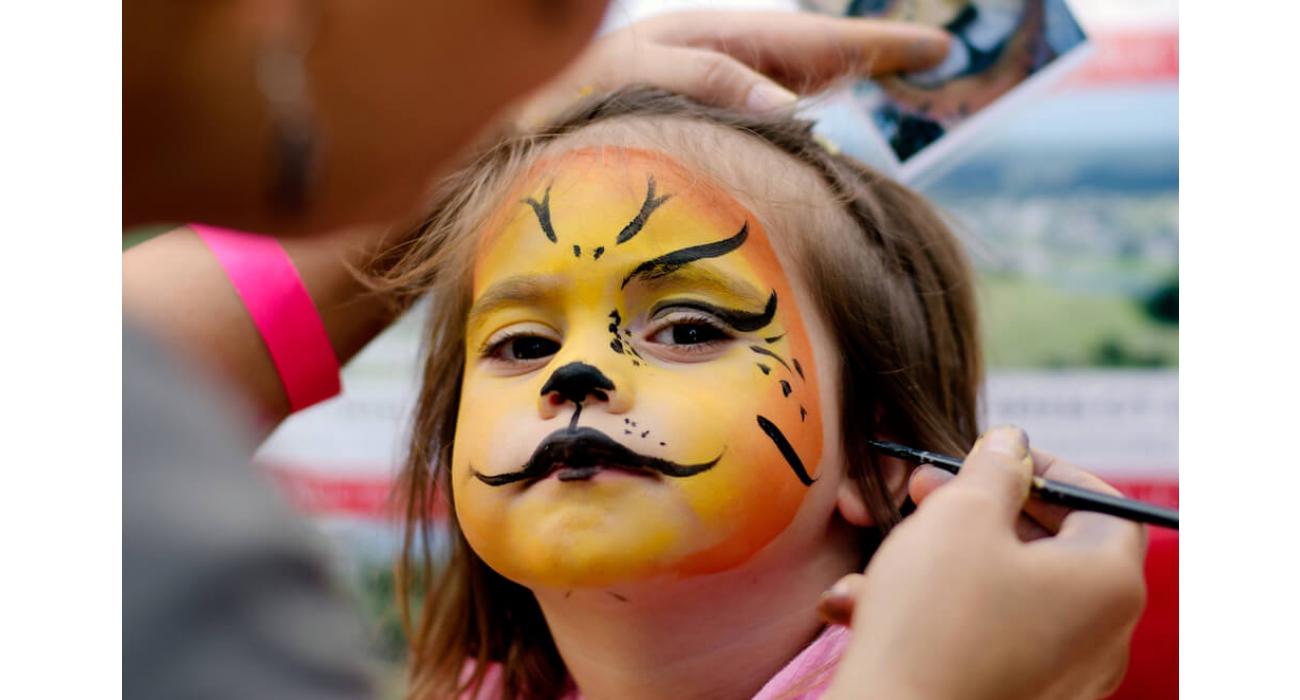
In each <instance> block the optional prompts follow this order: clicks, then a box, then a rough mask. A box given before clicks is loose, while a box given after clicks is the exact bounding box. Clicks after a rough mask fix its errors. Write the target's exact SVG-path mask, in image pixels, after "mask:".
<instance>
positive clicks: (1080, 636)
mask: <svg viewBox="0 0 1300 700" xmlns="http://www.w3.org/2000/svg"><path fill="white" fill-rule="evenodd" d="M937 471H938V470H936V469H934V468H933V467H927V468H922V469H920V470H918V471H917V472H916V473H915V474H914V475H913V478H912V481H911V484H910V490H911V493H912V497H913V500H915V501H917V502H918V508H917V512H916V513H915V514H913V515H912V516H911V517H909V518H907V519H906V520H905V521H904V522H903V523H902V524H900V525H899V526H898V527H897V528H896V529H895V530H894V531H893V532H892V533H891V534H890V535H889V537H887V538H886V539H885V541H884V543H883V544H882V545H881V547H880V549H879V551H877V553H876V555H875V556H874V557H873V558H872V560H871V563H870V565H868V567H867V570H866V573H865V574H861V575H859V574H855V575H852V576H849V577H846V578H845V579H842V580H841V582H840V583H839V584H837V586H836V588H835V589H834V590H835V591H836V594H833V595H832V596H830V600H828V601H827V602H830V603H831V607H836V606H838V607H840V608H841V609H843V607H844V606H845V605H848V606H850V607H851V608H852V613H851V614H852V620H853V626H854V628H855V630H856V632H855V634H854V635H853V638H852V640H851V641H850V643H849V647H848V649H847V651H846V653H845V655H844V657H843V659H842V661H841V662H840V666H839V669H838V671H837V673H836V678H835V682H834V684H833V685H832V689H831V691H830V694H828V695H827V697H828V698H849V697H888V698H962V699H965V698H997V699H998V700H1008V699H1014V698H1043V697H1050V698H1095V697H1100V696H1103V695H1105V694H1107V693H1108V692H1110V691H1112V690H1114V689H1115V687H1117V686H1118V684H1119V682H1120V680H1122V678H1123V674H1124V670H1125V668H1126V665H1127V662H1128V647H1129V641H1130V638H1131V636H1132V632H1133V628H1134V626H1135V625H1136V624H1137V621H1138V617H1139V616H1140V615H1141V612H1142V608H1143V605H1144V602H1145V584H1144V581H1143V577H1142V562H1143V556H1144V554H1145V551H1146V536H1145V531H1144V530H1143V528H1142V527H1141V526H1139V525H1136V524H1133V523H1130V522H1127V521H1125V520H1121V519H1119V518H1114V517H1111V516H1107V515H1101V514H1098V513H1088V512H1082V511H1069V510H1068V509H1065V508H1062V507H1059V506H1053V505H1050V504H1043V503H1038V502H1035V501H1028V502H1026V497H1027V496H1028V493H1029V482H1030V478H1031V476H1032V475H1033V474H1039V475H1041V476H1044V477H1047V478H1051V479H1056V480H1059V481H1063V482H1066V483H1071V484H1075V485H1078V486H1083V487H1085V488H1091V489H1096V490H1099V491H1104V492H1108V493H1115V491H1114V489H1112V488H1111V487H1109V486H1108V485H1106V484H1105V483H1104V482H1102V481H1101V480H1100V479H1097V478H1096V477H1095V476H1092V475H1091V474H1088V473H1086V472H1083V471H1081V470H1079V469H1078V468H1076V467H1073V466H1071V465H1069V464H1066V463H1064V462H1060V461H1058V460H1056V459H1054V458H1053V457H1051V456H1050V455H1047V454H1044V453H1039V452H1035V453H1032V455H1031V453H1030V452H1029V451H1028V441H1027V440H1026V438H1025V436H1024V433H1023V432H1022V431H1020V430H1019V429H1016V428H999V429H995V430H992V431H990V432H989V433H987V434H986V435H985V436H984V437H983V438H982V439H981V440H980V441H979V442H978V443H976V445H975V448H974V449H973V450H972V451H971V454H970V455H969V456H968V457H967V458H966V461H965V465H964V467H963V468H962V470H961V473H960V474H959V475H957V476H955V477H941V476H939V475H938V474H937V473H936V472H937ZM845 596H847V600H846V598H845ZM849 601H851V602H849Z"/></svg>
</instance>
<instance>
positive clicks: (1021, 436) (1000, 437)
mask: <svg viewBox="0 0 1300 700" xmlns="http://www.w3.org/2000/svg"><path fill="white" fill-rule="evenodd" d="M979 445H980V446H981V447H982V448H983V449H985V450H988V451H990V452H999V453H1001V454H1004V455H1006V456H1008V457H1010V458H1012V459H1014V460H1017V461H1022V460H1025V459H1027V458H1028V457H1029V436H1028V435H1026V434H1025V431H1023V430H1021V429H1020V428H1017V427H1015V426H1014V425H1003V426H999V427H997V428H994V429H992V430H990V431H988V432H987V433H985V434H984V437H982V438H980V441H979Z"/></svg>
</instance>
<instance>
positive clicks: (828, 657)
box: [461, 625, 849, 700]
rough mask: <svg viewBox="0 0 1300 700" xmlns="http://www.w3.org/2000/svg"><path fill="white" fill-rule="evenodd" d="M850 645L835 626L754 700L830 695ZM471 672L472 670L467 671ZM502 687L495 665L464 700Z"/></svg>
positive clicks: (574, 696)
mask: <svg viewBox="0 0 1300 700" xmlns="http://www.w3.org/2000/svg"><path fill="white" fill-rule="evenodd" d="M848 642H849V630H848V628H847V627H840V626H837V625H831V626H828V627H826V629H824V630H822V633H821V634H820V635H818V636H817V638H816V639H814V640H813V641H812V643H811V644H809V645H808V646H806V647H804V650H803V651H801V652H799V655H798V656H796V657H794V658H793V659H791V660H790V663H788V664H786V665H785V667H784V668H782V669H781V670H780V671H777V673H776V675H775V676H772V678H771V680H769V681H768V682H767V684H766V685H764V686H763V687H762V689H760V690H759V691H758V694H757V695H755V696H754V698H753V700H816V698H820V697H821V696H822V694H823V693H825V692H826V687H827V686H829V685H830V683H831V675H832V672H833V671H834V670H835V666H836V664H838V663H839V660H840V656H841V655H842V654H843V653H844V647H845V646H846V645H847V644H848ZM466 671H467V672H468V669H466ZM500 684H501V667H500V666H498V665H496V664H493V666H492V668H490V669H488V672H487V674H485V676H484V678H483V685H482V686H480V690H479V692H478V693H477V694H476V695H474V696H472V697H471V696H469V695H463V696H461V700H476V699H479V698H481V699H483V700H487V699H488V698H492V699H495V698H496V697H497V692H498V688H499V687H500ZM559 700H583V697H582V694H581V693H579V692H577V691H574V692H572V693H569V694H567V695H565V696H564V697H563V698H560V699H559Z"/></svg>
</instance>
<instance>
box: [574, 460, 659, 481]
mask: <svg viewBox="0 0 1300 700" xmlns="http://www.w3.org/2000/svg"><path fill="white" fill-rule="evenodd" d="M603 471H614V472H621V473H623V474H628V475H631V476H640V477H645V478H649V479H657V478H658V476H657V475H656V474H655V473H654V472H651V471H649V470H646V469H638V468H636V467H625V466H623V465H620V464H609V465H605V464H591V465H585V466H581V467H571V466H569V465H567V464H561V465H558V466H556V467H555V470H554V471H552V472H551V474H553V475H554V476H555V478H556V479H559V480H560V481H587V480H589V479H591V478H593V477H595V476H596V475H597V474H599V473H601V472H603Z"/></svg>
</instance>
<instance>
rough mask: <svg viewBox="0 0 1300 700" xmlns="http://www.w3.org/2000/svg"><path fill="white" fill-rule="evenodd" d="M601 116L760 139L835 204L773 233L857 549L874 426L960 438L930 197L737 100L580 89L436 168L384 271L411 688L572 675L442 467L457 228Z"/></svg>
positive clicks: (946, 248)
mask: <svg viewBox="0 0 1300 700" xmlns="http://www.w3.org/2000/svg"><path fill="white" fill-rule="evenodd" d="M618 118H645V119H651V120H656V119H668V120H674V119H675V120H685V121H689V122H691V123H702V124H706V125H714V128H718V127H721V128H723V129H726V130H732V131H734V132H739V133H741V134H745V135H748V138H751V139H753V140H754V143H755V144H757V145H758V146H759V147H763V146H762V144H766V147H767V148H769V149H770V148H774V149H776V151H777V152H779V154H783V156H786V157H788V158H789V159H792V160H793V161H795V162H796V163H799V164H801V165H802V166H803V167H804V168H807V169H810V170H811V171H812V172H813V173H815V175H816V178H817V179H818V180H820V181H821V182H822V183H824V185H825V187H826V188H827V189H828V190H829V191H830V193H831V194H832V195H833V196H834V198H835V200H836V201H837V202H838V204H839V207H840V210H839V211H836V212H834V216H835V217H836V220H837V221H841V222H843V225H841V226H838V227H832V228H836V229H837V230H838V231H839V233H838V234H837V233H836V232H834V231H817V232H816V234H815V235H814V234H808V235H801V236H793V237H792V238H793V239H797V240H791V241H790V244H791V245H793V246H795V247H796V249H797V250H798V254H797V255H796V256H794V257H796V258H797V260H796V265H797V266H798V267H799V268H800V270H801V272H802V275H801V276H802V278H803V280H804V281H805V285H806V286H807V288H808V292H809V294H810V298H811V299H812V300H813V302H814V303H815V305H816V308H817V311H818V312H820V314H821V317H822V319H823V321H824V322H825V324H826V327H827V328H828V329H829V332H830V333H831V334H832V336H833V340H834V345H835V347H836V348H838V351H839V353H840V356H839V357H838V358H834V359H835V360H837V361H838V365H839V368H840V371H839V384H840V385H839V388H838V394H839V396H840V415H841V423H842V424H841V434H842V436H843V453H844V458H845V463H846V465H847V466H846V468H847V473H848V474H849V475H850V476H851V478H852V479H854V480H855V481H856V483H857V486H858V488H859V489H860V491H861V493H862V496H863V498H864V499H865V500H866V502H867V504H868V507H869V509H870V512H871V514H872V516H873V517H874V519H875V522H876V523H878V524H879V526H878V528H877V529H876V530H874V531H871V532H864V535H863V538H862V557H863V564H865V561H866V559H867V558H868V557H869V556H870V554H871V553H872V552H873V551H874V549H875V547H876V546H877V545H878V544H879V538H880V537H882V536H883V535H884V534H885V533H886V532H887V531H888V530H889V528H890V527H892V526H893V525H894V524H896V523H897V522H898V521H899V519H900V518H901V517H902V513H901V512H900V509H899V507H898V506H897V504H896V500H895V498H894V497H892V496H891V489H890V488H889V485H887V484H886V483H885V480H884V477H883V474H882V471H881V468H880V465H879V463H878V462H877V457H876V455H875V454H874V453H873V452H872V450H871V449H870V447H869V445H868V444H867V440H868V439H871V438H873V437H878V436H889V437H890V438H891V439H895V440H898V441H901V442H906V443H910V444H915V445H924V446H925V447H926V448H927V449H933V450H940V451H948V452H955V453H962V452H965V451H966V449H967V448H968V447H969V446H970V444H971V443H972V442H973V441H974V439H975V437H976V434H977V402H978V389H979V385H980V382H981V375H982V360H981V355H980V349H979V344H978V340H977V337H976V332H977V331H976V319H975V307H974V299H973V291H972V282H971V273H970V270H969V267H968V265H967V262H966V260H965V257H964V254H963V252H962V249H961V246H960V244H959V243H958V241H957V240H956V239H955V237H954V236H953V235H952V233H951V231H949V229H948V227H947V226H946V225H945V223H944V222H943V220H942V219H941V217H940V216H939V215H938V213H937V212H936V210H935V209H934V207H933V206H932V205H931V204H930V203H928V202H927V201H926V200H925V199H923V198H922V197H921V196H919V195H918V194H916V193H914V192H912V191H911V190H908V189H907V188H905V187H903V186H901V185H899V184H897V183H895V182H893V181H891V180H889V179H887V178H885V177H882V176H881V175H879V174H877V173H876V172H874V171H872V170H871V169H869V168H867V167H865V166H863V165H861V164H859V163H857V162H856V161H854V160H852V159H850V158H848V157H845V156H842V155H836V154H832V153H831V152H829V151H828V150H827V149H826V148H824V147H822V146H821V145H820V144H819V143H818V142H817V141H816V140H815V139H814V137H813V135H812V128H811V126H812V125H811V124H810V123H809V122H805V121H800V120H796V119H793V118H790V117H779V116H773V117H762V116H754V115H748V114H741V113H737V112H733V111H730V110H727V109H722V108H716V107H709V106H703V105H700V104H697V103H695V102H692V101H690V100H688V99H686V98H684V97H680V96H677V95H674V94H671V93H667V92H664V91H661V90H657V89H653V88H635V89H627V90H623V91H620V92H617V93H614V94H611V95H606V96H602V97H598V98H595V99H591V100H589V101H587V102H585V103H584V104H582V105H581V106H579V107H577V108H575V109H574V110H572V111H571V112H569V113H568V114H566V115H565V116H563V117H562V118H560V119H559V120H558V121H556V122H555V123H554V124H552V125H551V126H550V127H548V128H547V129H546V130H545V131H544V132H541V133H536V134H531V135H516V136H510V137H506V138H503V139H500V140H499V141H497V142H496V143H494V144H493V145H491V146H490V147H488V148H487V149H485V150H484V151H483V152H482V153H481V154H480V155H478V156H477V157H476V158H474V159H473V160H472V161H471V162H470V164H469V165H467V166H466V167H464V168H462V169H460V170H459V171H458V172H456V173H454V174H452V175H451V176H450V177H448V178H446V179H444V180H443V181H442V182H441V183H440V185H439V187H438V189H437V190H436V192H435V193H434V196H433V201H434V204H433V207H432V214H431V215H430V216H429V217H428V218H427V219H426V220H425V221H424V223H423V224H422V225H421V228H420V233H419V235H418V236H416V237H415V238H414V239H413V243H411V244H409V245H408V246H407V247H406V248H405V249H404V250H402V251H400V252H399V254H398V259H397V262H396V263H395V265H394V266H393V267H392V268H391V272H390V273H389V274H388V275H387V276H386V280H385V282H386V284H387V286H388V287H389V288H390V289H394V290H397V291H399V292H402V293H407V294H412V295H414V294H423V293H425V292H430V291H431V292H432V296H433V298H434V304H433V307H432V310H431V316H430V332H429V335H428V336H427V342H428V343H429V345H428V348H427V353H426V360H425V365H424V380H423V386H422V387H421V392H420V398H419V403H418V406H417V408H416V412H415V418H414V423H413V425H412V435H411V442H410V450H409V454H408V457H407V460H406V465H405V469H404V471H403V473H402V475H401V478H400V481H399V489H400V492H401V495H402V498H403V509H404V512H405V521H406V527H405V535H404V541H403V552H402V559H401V561H400V562H399V565H398V586H397V590H398V596H399V601H398V603H399V606H400V607H401V609H402V614H403V621H404V624H405V627H406V631H407V635H408V638H409V640H410V659H409V661H410V680H411V686H410V695H411V696H412V697H420V698H445V697H454V696H458V695H460V694H462V693H465V692H467V691H471V690H474V689H475V688H478V687H480V684H481V683H482V680H483V676H484V674H485V673H486V672H487V670H488V669H489V668H490V667H491V665H492V664H499V667H500V670H501V674H502V675H501V692H502V697H503V698H509V699H513V698H555V697H559V696H560V695H562V694H563V693H564V692H565V691H566V690H567V689H568V688H570V687H571V681H570V679H569V676H568V672H567V671H566V669H565V667H564V663H563V661H562V660H561V659H560V656H559V653H558V652H557V650H556V648H555V644H554V642H553V641H552V639H551V636H550V633H549V632H548V629H547V626H546V621H545V620H544V619H543V617H542V612H541V609H540V607H539V606H538V604H537V601H536V599H535V598H534V597H533V595H532V593H531V592H530V591H529V590H528V589H527V588H525V587H523V586H520V585H519V584H516V583H514V582H511V581H509V580H506V579H505V578H503V577H501V576H500V575H498V574H497V573H496V572H495V571H493V570H492V569H491V568H489V567H488V566H487V565H486V564H485V563H484V562H483V561H482V560H481V559H479V558H478V556H477V555H475V553H474V552H473V550H471V549H470V547H469V545H468V544H467V542H466V540H465V538H464V536H463V535H462V534H461V532H460V530H459V528H458V527H457V525H456V521H455V518H454V514H455V505H454V503H450V494H451V488H450V482H449V478H448V477H449V474H450V471H451V450H452V440H453V437H454V435H455V433H456V417H457V409H458V403H459V399H460V388H461V373H462V371H463V368H464V363H465V339H464V330H465V318H466V314H467V312H468V309H469V305H470V301H471V299H470V285H471V282H472V279H471V271H472V268H473V255H474V245H472V243H473V242H474V241H475V240H477V236H478V233H479V232H480V230H481V228H480V227H481V226H482V225H483V222H484V221H485V220H486V219H487V217H488V214H489V212H490V210H491V208H492V207H494V206H499V204H500V202H499V200H500V198H501V196H503V193H504V188H505V187H507V186H508V185H509V184H510V183H511V182H512V181H513V178H515V177H517V176H518V175H519V174H520V173H522V172H524V170H523V168H524V167H525V166H526V164H527V163H528V162H530V159H532V158H535V157H536V156H537V154H538V153H539V152H540V151H541V150H542V149H543V147H544V146H545V145H546V144H548V143H550V142H552V141H554V140H555V139H557V138H559V137H562V136H565V135H567V134H573V133H574V132H577V131H579V130H581V129H583V128H584V127H589V126H592V125H595V124H597V123H600V122H607V121H610V120H614V119H618ZM771 235H772V236H774V237H776V236H781V235H788V232H783V231H779V230H773V231H772V233H771ZM440 499H446V500H447V503H446V505H447V506H448V510H449V511H450V513H451V514H452V516H453V517H450V518H448V519H447V522H446V523H445V524H439V525H438V526H437V527H435V526H434V523H433V517H432V514H433V513H435V512H436V511H439V510H441V508H439V507H438V506H439V505H440V503H439V500H440ZM437 533H442V535H443V536H442V537H441V538H439V537H437V536H436V534H437ZM435 544H437V545H440V546H437V547H436V549H438V550H439V551H438V552H437V553H436V555H435V552H434V551H433V550H434V549H435V546H434V545H435ZM437 563H441V566H438V565H437ZM435 569H439V570H438V571H437V575H436V576H435ZM471 668H472V672H471V671H467V669H471Z"/></svg>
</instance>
